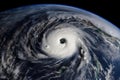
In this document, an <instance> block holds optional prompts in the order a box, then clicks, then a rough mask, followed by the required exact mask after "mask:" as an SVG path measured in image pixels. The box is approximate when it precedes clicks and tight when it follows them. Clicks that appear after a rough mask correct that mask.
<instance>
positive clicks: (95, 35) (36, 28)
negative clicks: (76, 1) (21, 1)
mask: <svg viewBox="0 0 120 80" xmlns="http://www.w3.org/2000/svg"><path fill="white" fill-rule="evenodd" d="M119 35H120V30H119V29H117V27H115V26H114V25H112V24H111V23H109V22H107V21H105V20H104V19H102V18H100V17H98V16H96V15H94V14H92V13H89V12H87V11H84V10H81V9H77V8H73V7H69V6H63V5H47V4H46V5H33V6H26V7H20V8H17V9H12V10H8V11H4V12H1V13H0V80H120V74H119V73H120V70H119V67H120V36H119Z"/></svg>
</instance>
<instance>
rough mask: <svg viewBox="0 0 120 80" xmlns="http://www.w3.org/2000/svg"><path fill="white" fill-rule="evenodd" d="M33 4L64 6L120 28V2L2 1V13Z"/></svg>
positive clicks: (0, 0) (0, 3)
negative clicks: (90, 13) (99, 17)
mask: <svg viewBox="0 0 120 80" xmlns="http://www.w3.org/2000/svg"><path fill="white" fill-rule="evenodd" d="M33 4H64V5H70V6H75V7H79V8H82V9H85V10H88V11H90V12H93V13H95V14H97V15H99V16H101V17H103V18H105V19H107V20H108V21H110V22H112V23H113V24H114V25H116V26H117V27H120V12H119V11H120V4H119V0H118V2H117V0H16V1H14V0H0V11H4V10H8V9H11V8H16V7H20V6H26V5H33Z"/></svg>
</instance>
